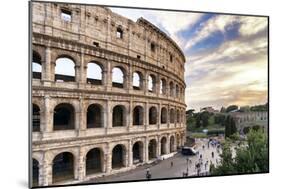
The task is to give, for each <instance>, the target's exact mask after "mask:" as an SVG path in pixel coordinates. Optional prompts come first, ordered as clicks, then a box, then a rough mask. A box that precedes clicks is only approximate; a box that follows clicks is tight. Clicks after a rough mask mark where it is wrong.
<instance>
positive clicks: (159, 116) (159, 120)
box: [157, 103, 161, 130]
mask: <svg viewBox="0 0 281 189" xmlns="http://www.w3.org/2000/svg"><path fill="white" fill-rule="evenodd" d="M157 109H158V110H157V127H158V130H159V129H160V127H161V103H159V104H158V105H157Z"/></svg>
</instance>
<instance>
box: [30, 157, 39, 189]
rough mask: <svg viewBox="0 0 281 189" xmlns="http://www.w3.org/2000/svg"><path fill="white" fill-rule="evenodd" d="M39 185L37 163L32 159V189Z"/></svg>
mask: <svg viewBox="0 0 281 189" xmlns="http://www.w3.org/2000/svg"><path fill="white" fill-rule="evenodd" d="M38 185H39V161H38V160H37V159H35V158H32V187H34V186H38Z"/></svg>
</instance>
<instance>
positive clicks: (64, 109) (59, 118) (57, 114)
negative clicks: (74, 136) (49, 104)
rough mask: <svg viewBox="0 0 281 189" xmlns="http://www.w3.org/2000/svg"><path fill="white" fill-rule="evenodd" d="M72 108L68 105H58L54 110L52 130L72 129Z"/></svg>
mask: <svg viewBox="0 0 281 189" xmlns="http://www.w3.org/2000/svg"><path fill="white" fill-rule="evenodd" d="M74 116H75V115H74V108H73V106H72V105H70V104H65V103H62V104H59V105H57V106H56V107H55V110H54V130H69V129H74Z"/></svg>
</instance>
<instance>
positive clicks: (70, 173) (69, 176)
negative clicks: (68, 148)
mask: <svg viewBox="0 0 281 189" xmlns="http://www.w3.org/2000/svg"><path fill="white" fill-rule="evenodd" d="M52 170H53V179H52V180H53V183H57V182H61V181H65V180H73V179H74V155H73V154H72V153H70V152H62V153H59V154H58V155H56V156H55V158H54V159H53V169H52Z"/></svg>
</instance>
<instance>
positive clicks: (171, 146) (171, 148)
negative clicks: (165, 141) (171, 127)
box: [170, 136, 176, 152]
mask: <svg viewBox="0 0 281 189" xmlns="http://www.w3.org/2000/svg"><path fill="white" fill-rule="evenodd" d="M174 151H176V149H175V137H174V136H171V137H170V152H174Z"/></svg>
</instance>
